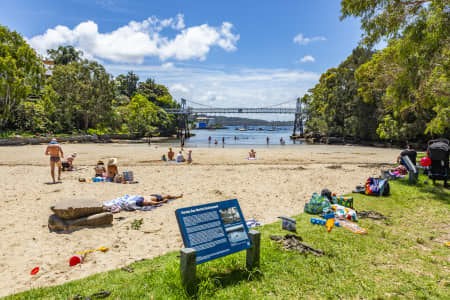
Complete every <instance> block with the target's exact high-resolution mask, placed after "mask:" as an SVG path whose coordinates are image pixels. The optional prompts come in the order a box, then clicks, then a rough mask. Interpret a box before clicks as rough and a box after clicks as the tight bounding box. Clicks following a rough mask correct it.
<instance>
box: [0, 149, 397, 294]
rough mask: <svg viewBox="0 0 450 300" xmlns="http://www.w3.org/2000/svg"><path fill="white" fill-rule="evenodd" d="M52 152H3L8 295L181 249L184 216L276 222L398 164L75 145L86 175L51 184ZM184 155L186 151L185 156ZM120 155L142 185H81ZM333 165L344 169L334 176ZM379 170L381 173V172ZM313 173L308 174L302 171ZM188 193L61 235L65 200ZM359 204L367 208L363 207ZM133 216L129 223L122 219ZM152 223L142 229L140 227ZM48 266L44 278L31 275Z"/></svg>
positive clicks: (297, 154) (0, 222)
mask: <svg viewBox="0 0 450 300" xmlns="http://www.w3.org/2000/svg"><path fill="white" fill-rule="evenodd" d="M44 150H45V146H22V147H0V176H1V178H2V180H1V182H0V190H1V195H2V197H1V200H0V209H1V211H2V217H1V218H0V234H1V243H0V275H1V278H2V280H0V296H5V295H8V294H11V293H16V292H19V291H23V290H27V289H30V288H32V287H42V286H49V285H56V284H61V283H63V282H66V281H69V280H74V279H79V278H82V277H85V276H88V275H91V274H94V273H98V272H103V271H106V270H111V269H115V268H118V267H122V266H125V265H127V264H129V263H131V262H133V261H136V260H139V259H143V258H152V257H155V256H157V255H160V254H163V253H166V252H169V251H173V250H178V249H180V248H181V247H182V246H183V245H182V241H181V236H180V234H179V231H178V225H177V222H176V219H175V214H174V211H175V209H177V208H181V207H186V206H191V205H198V204H204V203H208V202H216V201H221V200H227V199H233V198H237V199H238V200H239V202H240V205H241V207H242V210H243V213H244V216H245V217H246V218H253V219H257V220H258V221H260V222H262V223H271V222H274V221H276V220H277V217H278V216H280V215H285V216H292V215H296V214H299V213H301V212H302V211H303V207H304V203H305V202H306V201H308V200H309V199H310V197H311V194H312V193H313V192H320V191H321V189H323V188H329V189H331V190H332V191H333V192H337V193H346V192H349V191H351V190H352V189H353V188H354V187H355V185H358V184H362V183H364V181H365V179H366V178H367V177H368V176H371V175H378V174H379V170H380V168H381V167H380V165H379V164H388V163H393V162H394V161H395V158H396V156H397V154H398V150H395V149H377V148H367V147H353V146H306V145H305V146H285V147H280V148H270V149H265V148H264V149H256V151H257V157H258V160H256V161H248V160H246V159H245V158H246V156H247V153H248V149H227V148H225V149H222V148H212V149H208V148H203V149H200V148H198V149H197V148H195V149H193V159H194V164H193V165H186V164H168V163H162V162H159V161H158V160H159V159H160V156H161V154H162V153H163V151H167V146H162V145H160V146H159V147H158V149H155V146H152V147H149V146H147V145H127V144H105V145H97V144H88V145H81V144H67V145H63V150H64V152H65V154H66V155H67V154H69V153H71V152H75V151H76V152H78V157H77V159H76V161H75V163H76V165H77V166H89V168H88V169H84V170H81V171H76V172H64V173H63V176H62V180H63V183H62V184H57V185H47V184H44V183H45V182H50V181H51V177H50V172H49V167H48V160H49V159H48V157H45V156H44ZM175 150H176V149H175ZM108 157H117V158H118V161H119V171H125V170H132V171H134V174H135V177H136V179H137V180H138V181H139V184H135V185H123V184H113V183H80V182H78V178H79V177H91V176H92V175H93V172H94V171H93V167H94V164H95V163H96V161H97V160H98V159H104V160H106V159H107V158H108ZM332 164H339V165H342V168H338V169H329V168H327V166H330V165H332ZM377 164H378V165H377ZM302 167H303V168H305V169H302ZM152 193H184V198H183V199H179V200H176V201H173V202H171V203H169V204H166V205H165V206H163V207H160V208H157V209H155V210H153V211H150V212H120V213H118V214H115V215H114V217H115V219H114V222H113V226H111V227H106V228H95V229H82V230H78V231H75V232H72V233H70V234H60V233H51V232H49V230H48V228H47V220H48V217H49V215H50V214H51V211H50V209H49V207H50V206H51V205H52V204H54V203H55V202H56V201H57V200H59V199H62V198H75V197H79V196H85V195H90V196H94V197H96V198H98V199H99V200H102V201H106V200H111V199H114V198H117V197H119V196H122V195H124V194H137V195H149V194H152ZM356 205H357V204H356ZM118 217H123V218H124V219H123V220H117V219H116V218H118ZM138 218H143V219H144V224H143V225H142V227H141V229H140V230H132V229H131V228H130V225H131V223H132V222H133V220H134V219H138ZM101 246H105V247H108V248H110V250H109V251H108V252H106V253H101V252H96V253H92V254H90V255H89V256H88V257H87V260H86V262H85V263H83V264H82V265H78V266H75V267H69V258H70V257H71V256H72V255H74V254H75V252H77V251H82V250H87V249H94V248H98V247H101ZM36 266H39V267H40V272H39V273H38V274H37V275H35V276H31V275H30V270H31V269H33V268H34V267H36Z"/></svg>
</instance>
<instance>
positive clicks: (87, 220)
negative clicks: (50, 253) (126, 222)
mask: <svg viewBox="0 0 450 300" xmlns="http://www.w3.org/2000/svg"><path fill="white" fill-rule="evenodd" d="M112 222H113V214H112V213H110V212H104V213H100V214H96V215H90V216H87V217H81V218H77V219H73V220H64V219H62V218H60V217H58V216H57V215H56V214H54V215H51V216H50V217H49V218H48V228H50V230H54V231H70V230H74V229H78V228H82V227H95V226H105V225H110V224H112Z"/></svg>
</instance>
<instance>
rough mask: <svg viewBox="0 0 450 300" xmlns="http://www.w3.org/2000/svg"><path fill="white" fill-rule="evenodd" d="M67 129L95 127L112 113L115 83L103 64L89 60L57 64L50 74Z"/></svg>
mask: <svg viewBox="0 0 450 300" xmlns="http://www.w3.org/2000/svg"><path fill="white" fill-rule="evenodd" d="M49 82H50V84H51V86H52V88H53V89H54V90H55V91H56V93H57V94H58V95H59V103H58V104H59V110H60V112H61V115H62V116H63V122H64V123H65V127H66V130H70V129H72V128H80V125H81V124H83V126H82V128H83V129H84V130H87V129H88V128H95V126H96V125H98V124H101V123H103V122H106V121H107V119H108V117H109V116H110V115H111V110H112V102H113V100H114V91H115V84H114V80H113V79H112V76H111V75H110V74H108V73H107V72H106V71H105V69H104V68H103V66H102V65H100V64H98V63H96V62H89V61H87V60H84V61H81V62H73V63H71V64H68V65H59V66H56V67H55V69H54V70H53V76H52V77H51V78H50V81H49Z"/></svg>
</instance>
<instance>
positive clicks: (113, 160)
mask: <svg viewBox="0 0 450 300" xmlns="http://www.w3.org/2000/svg"><path fill="white" fill-rule="evenodd" d="M115 165H117V158H115V157H113V158H110V159H109V160H108V166H115Z"/></svg>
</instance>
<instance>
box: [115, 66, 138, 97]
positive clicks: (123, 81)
mask: <svg viewBox="0 0 450 300" xmlns="http://www.w3.org/2000/svg"><path fill="white" fill-rule="evenodd" d="M116 82H117V90H118V92H119V94H120V95H126V96H128V97H129V98H131V97H133V95H134V94H135V93H136V90H137V84H138V82H139V77H138V76H137V75H136V74H135V73H133V71H130V72H128V74H127V75H119V76H117V78H116Z"/></svg>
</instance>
